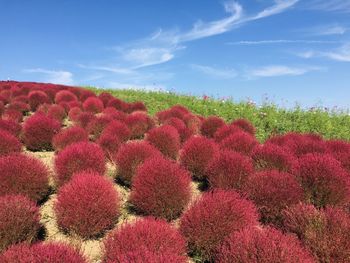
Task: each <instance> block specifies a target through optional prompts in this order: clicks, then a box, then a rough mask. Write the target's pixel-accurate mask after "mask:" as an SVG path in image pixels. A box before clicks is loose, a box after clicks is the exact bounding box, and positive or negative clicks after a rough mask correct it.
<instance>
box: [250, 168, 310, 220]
mask: <svg viewBox="0 0 350 263" xmlns="http://www.w3.org/2000/svg"><path fill="white" fill-rule="evenodd" d="M244 191H245V192H246V193H247V195H248V197H249V199H251V200H252V201H253V202H254V203H255V204H256V206H257V207H258V209H259V212H260V214H261V221H262V222H263V223H265V224H270V223H271V224H274V225H276V226H280V225H281V220H282V219H281V218H282V215H281V212H282V210H283V209H285V208H286V207H289V206H291V205H294V204H297V203H299V202H300V201H302V200H303V198H304V192H303V189H302V188H301V186H300V185H299V183H298V182H297V181H296V179H295V177H294V176H293V175H291V174H288V173H284V172H279V171H277V170H270V171H262V172H257V173H255V174H253V175H251V176H250V177H249V178H248V180H247V182H246V184H245V187H244Z"/></svg>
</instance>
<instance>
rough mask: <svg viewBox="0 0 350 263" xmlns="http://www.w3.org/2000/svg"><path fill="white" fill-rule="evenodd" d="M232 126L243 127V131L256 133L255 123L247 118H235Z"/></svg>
mask: <svg viewBox="0 0 350 263" xmlns="http://www.w3.org/2000/svg"><path fill="white" fill-rule="evenodd" d="M231 125H232V126H236V127H239V128H240V129H242V130H243V131H245V132H246V133H249V134H251V135H253V136H254V135H255V132H256V129H255V127H254V125H253V124H252V123H251V122H250V121H248V120H246V119H237V120H234V121H233V122H232V123H231Z"/></svg>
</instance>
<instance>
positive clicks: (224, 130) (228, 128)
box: [214, 124, 242, 143]
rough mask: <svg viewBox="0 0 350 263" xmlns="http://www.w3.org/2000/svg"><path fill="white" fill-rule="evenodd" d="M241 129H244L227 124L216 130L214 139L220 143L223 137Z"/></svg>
mask: <svg viewBox="0 0 350 263" xmlns="http://www.w3.org/2000/svg"><path fill="white" fill-rule="evenodd" d="M241 131H242V129H240V128H239V127H237V126H234V125H227V124H225V125H223V126H221V127H220V128H218V129H217V130H216V132H215V133H214V140H215V141H216V142H217V143H220V142H221V141H222V140H223V139H225V138H227V137H228V136H230V135H231V134H233V133H236V132H241Z"/></svg>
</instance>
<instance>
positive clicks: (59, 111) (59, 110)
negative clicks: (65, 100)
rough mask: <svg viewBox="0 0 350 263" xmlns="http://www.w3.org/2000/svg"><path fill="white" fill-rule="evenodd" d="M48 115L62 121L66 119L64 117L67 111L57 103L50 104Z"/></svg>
mask: <svg viewBox="0 0 350 263" xmlns="http://www.w3.org/2000/svg"><path fill="white" fill-rule="evenodd" d="M47 116H49V117H51V118H53V119H55V120H58V121H59V122H62V121H63V120H64V118H66V116H67V113H66V111H65V109H64V108H63V107H62V106H60V105H57V104H52V105H50V107H49V109H48V111H47Z"/></svg>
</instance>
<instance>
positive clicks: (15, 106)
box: [7, 101, 30, 113]
mask: <svg viewBox="0 0 350 263" xmlns="http://www.w3.org/2000/svg"><path fill="white" fill-rule="evenodd" d="M7 110H16V111H19V112H21V113H25V112H28V111H30V106H29V105H28V104H27V103H25V102H22V101H11V103H10V104H9V105H8V106H7Z"/></svg>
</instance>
